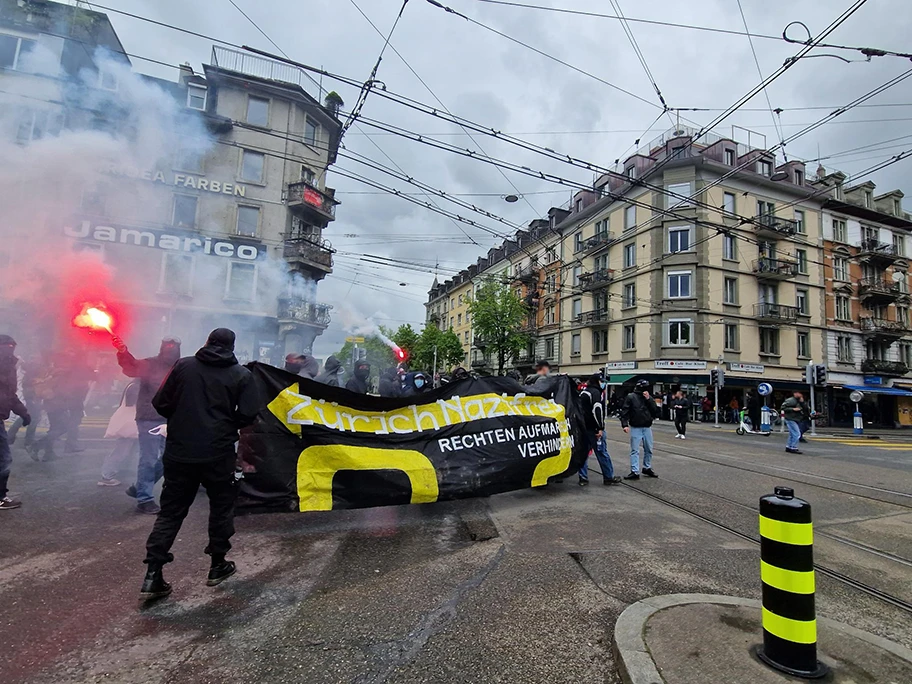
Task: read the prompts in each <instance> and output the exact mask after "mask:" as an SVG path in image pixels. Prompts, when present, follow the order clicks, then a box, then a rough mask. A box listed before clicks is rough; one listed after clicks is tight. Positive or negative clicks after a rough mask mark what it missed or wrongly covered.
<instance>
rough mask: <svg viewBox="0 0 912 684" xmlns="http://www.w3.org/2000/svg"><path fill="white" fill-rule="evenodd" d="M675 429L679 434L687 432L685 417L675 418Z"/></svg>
mask: <svg viewBox="0 0 912 684" xmlns="http://www.w3.org/2000/svg"><path fill="white" fill-rule="evenodd" d="M675 430H677V431H678V434H679V435H686V434H687V419H686V418H675Z"/></svg>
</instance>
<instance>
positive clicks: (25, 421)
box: [19, 413, 32, 427]
mask: <svg viewBox="0 0 912 684" xmlns="http://www.w3.org/2000/svg"><path fill="white" fill-rule="evenodd" d="M19 417H20V418H22V427H28V426H29V425H31V424H32V416H31V415H29V414H28V413H26V414H25V415H24V416H19Z"/></svg>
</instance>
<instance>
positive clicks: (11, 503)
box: [0, 496, 22, 511]
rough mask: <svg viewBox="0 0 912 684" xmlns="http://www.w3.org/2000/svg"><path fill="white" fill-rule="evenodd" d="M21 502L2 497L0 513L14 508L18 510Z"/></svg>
mask: <svg viewBox="0 0 912 684" xmlns="http://www.w3.org/2000/svg"><path fill="white" fill-rule="evenodd" d="M21 506H22V502H21V501H19V499H11V498H10V497H8V496H4V497H3V498H2V499H0V511H11V510H13V509H14V508H20V507H21Z"/></svg>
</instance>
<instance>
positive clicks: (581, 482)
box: [579, 477, 589, 487]
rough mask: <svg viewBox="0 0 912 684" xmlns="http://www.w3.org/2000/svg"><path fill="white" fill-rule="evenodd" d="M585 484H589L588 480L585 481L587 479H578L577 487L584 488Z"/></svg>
mask: <svg viewBox="0 0 912 684" xmlns="http://www.w3.org/2000/svg"><path fill="white" fill-rule="evenodd" d="M587 484H589V480H587V479H585V478H582V477H581V478H580V479H579V486H580V487H585V486H586V485H587Z"/></svg>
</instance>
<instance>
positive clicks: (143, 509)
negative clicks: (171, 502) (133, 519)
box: [136, 501, 161, 515]
mask: <svg viewBox="0 0 912 684" xmlns="http://www.w3.org/2000/svg"><path fill="white" fill-rule="evenodd" d="M136 512H137V513H145V514H146V515H158V514H159V513H160V512H161V508H159V506H158V504H157V503H155V502H154V501H143V502H142V503H141V504H136Z"/></svg>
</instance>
